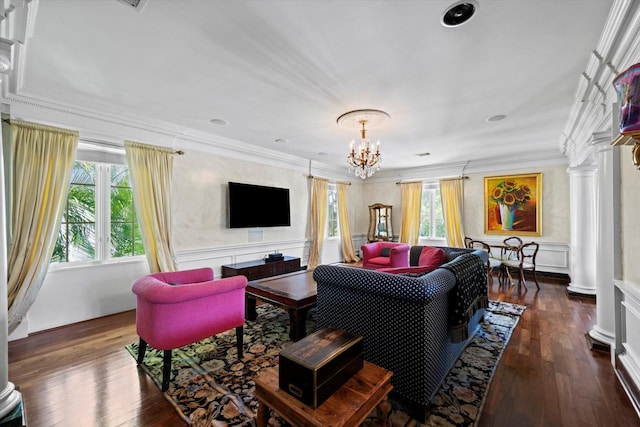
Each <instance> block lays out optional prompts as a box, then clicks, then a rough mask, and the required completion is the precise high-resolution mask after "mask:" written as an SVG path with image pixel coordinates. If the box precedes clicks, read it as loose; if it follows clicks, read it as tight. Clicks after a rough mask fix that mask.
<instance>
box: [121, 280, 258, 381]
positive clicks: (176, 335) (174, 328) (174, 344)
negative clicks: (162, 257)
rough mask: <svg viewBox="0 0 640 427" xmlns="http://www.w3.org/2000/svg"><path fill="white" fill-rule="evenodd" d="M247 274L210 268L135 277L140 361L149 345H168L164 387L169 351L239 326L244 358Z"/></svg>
mask: <svg viewBox="0 0 640 427" xmlns="http://www.w3.org/2000/svg"><path fill="white" fill-rule="evenodd" d="M246 286H247V278H246V277H245V276H234V277H229V278H225V279H219V280H214V279H213V270H212V269H211V268H198V269H194V270H184V271H174V272H166V273H155V274H151V275H148V276H144V277H141V278H139V279H138V280H136V281H135V282H134V283H133V285H132V288H131V290H132V291H133V293H134V294H136V331H137V333H138V336H140V348H139V350H138V359H137V362H138V365H139V364H141V363H142V361H143V359H144V354H145V352H146V349H147V344H149V345H151V346H152V347H153V348H155V349H157V350H164V364H163V370H162V391H166V390H167V389H168V388H169V380H170V377H171V351H172V349H174V348H180V347H183V346H185V345H187V344H191V343H194V342H196V341H200V340H202V339H204V338H206V337H210V336H213V335H216V334H218V333H220V332H224V331H227V330H229V329H232V328H236V339H237V346H238V359H241V358H242V334H243V326H244V290H245V288H246Z"/></svg>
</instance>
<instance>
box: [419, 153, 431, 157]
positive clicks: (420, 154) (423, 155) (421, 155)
mask: <svg viewBox="0 0 640 427" xmlns="http://www.w3.org/2000/svg"><path fill="white" fill-rule="evenodd" d="M430 155H431V153H418V154H416V156H418V157H426V156H430Z"/></svg>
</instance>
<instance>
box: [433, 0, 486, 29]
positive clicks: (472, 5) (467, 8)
mask: <svg viewBox="0 0 640 427" xmlns="http://www.w3.org/2000/svg"><path fill="white" fill-rule="evenodd" d="M477 10H478V3H477V2H476V1H475V0H460V1H457V2H455V3H453V4H452V5H451V6H449V7H448V8H446V9H445V11H444V14H443V15H442V19H441V20H440V23H442V25H444V26H445V27H457V26H460V25H462V24H464V23H465V22H467V21H468V20H469V19H471V18H472V17H473V15H474V14H475V13H476V11H477Z"/></svg>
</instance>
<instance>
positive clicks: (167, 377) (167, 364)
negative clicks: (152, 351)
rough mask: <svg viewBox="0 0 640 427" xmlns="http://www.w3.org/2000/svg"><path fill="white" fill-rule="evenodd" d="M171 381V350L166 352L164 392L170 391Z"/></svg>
mask: <svg viewBox="0 0 640 427" xmlns="http://www.w3.org/2000/svg"><path fill="white" fill-rule="evenodd" d="M170 379H171V350H165V351H164V363H163V365H162V391H167V390H168V389H169V380H170Z"/></svg>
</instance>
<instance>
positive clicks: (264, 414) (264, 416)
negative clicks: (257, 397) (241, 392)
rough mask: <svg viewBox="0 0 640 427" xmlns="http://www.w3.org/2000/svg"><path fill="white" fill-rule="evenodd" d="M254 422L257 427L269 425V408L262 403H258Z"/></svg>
mask: <svg viewBox="0 0 640 427" xmlns="http://www.w3.org/2000/svg"><path fill="white" fill-rule="evenodd" d="M256 422H257V424H258V427H267V424H269V407H268V406H267V405H265V404H264V402H259V403H258V415H257V419H256Z"/></svg>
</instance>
